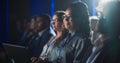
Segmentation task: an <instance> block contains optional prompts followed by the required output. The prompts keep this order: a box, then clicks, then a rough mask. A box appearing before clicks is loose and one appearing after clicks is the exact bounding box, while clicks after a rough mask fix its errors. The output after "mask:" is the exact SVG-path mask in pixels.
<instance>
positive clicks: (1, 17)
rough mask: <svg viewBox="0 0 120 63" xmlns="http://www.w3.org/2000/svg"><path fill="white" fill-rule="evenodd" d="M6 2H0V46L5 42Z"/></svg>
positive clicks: (0, 0) (2, 0) (3, 0)
mask: <svg viewBox="0 0 120 63" xmlns="http://www.w3.org/2000/svg"><path fill="white" fill-rule="evenodd" d="M5 3H6V1H5V0H0V46H1V43H2V42H5V40H6V19H5V17H6V11H5V10H6V4H5Z"/></svg>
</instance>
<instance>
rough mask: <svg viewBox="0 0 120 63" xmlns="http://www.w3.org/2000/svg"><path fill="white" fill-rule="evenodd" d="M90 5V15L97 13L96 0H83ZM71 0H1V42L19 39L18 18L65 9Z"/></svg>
mask: <svg viewBox="0 0 120 63" xmlns="http://www.w3.org/2000/svg"><path fill="white" fill-rule="evenodd" d="M82 1H83V2H85V3H86V4H87V5H88V7H89V12H90V16H93V15H96V12H95V6H96V4H94V3H96V2H97V1H96V0H82ZM70 2H71V0H0V44H1V43H3V42H7V43H14V42H16V41H17V38H16V37H17V33H16V25H15V22H16V20H18V19H21V18H25V17H28V16H34V15H38V14H41V13H48V14H50V15H51V16H52V15H53V13H54V11H56V10H65V9H66V7H67V6H68V5H69V4H70Z"/></svg>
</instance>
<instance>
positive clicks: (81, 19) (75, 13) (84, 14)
mask: <svg viewBox="0 0 120 63" xmlns="http://www.w3.org/2000/svg"><path fill="white" fill-rule="evenodd" d="M68 9H70V10H71V11H72V12H71V17H72V20H73V24H74V25H75V27H76V29H77V31H78V32H79V33H81V34H84V35H85V36H89V35H90V27H89V13H88V7H87V5H86V4H85V3H83V2H75V3H72V4H71V5H70V7H68Z"/></svg>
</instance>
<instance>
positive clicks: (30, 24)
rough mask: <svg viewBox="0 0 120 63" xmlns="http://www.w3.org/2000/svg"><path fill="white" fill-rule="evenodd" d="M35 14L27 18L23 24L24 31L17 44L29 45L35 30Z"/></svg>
mask: <svg viewBox="0 0 120 63" xmlns="http://www.w3.org/2000/svg"><path fill="white" fill-rule="evenodd" d="M35 24H36V16H34V17H31V18H30V19H28V20H27V22H26V24H24V31H23V34H22V36H21V38H20V40H19V44H18V45H22V46H25V47H27V46H28V45H29V42H30V40H31V39H32V38H33V37H34V35H35V34H36V33H37V32H36V25H35Z"/></svg>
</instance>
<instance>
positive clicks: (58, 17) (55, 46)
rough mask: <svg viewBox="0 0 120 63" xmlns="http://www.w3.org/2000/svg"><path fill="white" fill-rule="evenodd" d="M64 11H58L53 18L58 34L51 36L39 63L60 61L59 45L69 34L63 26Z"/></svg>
mask: <svg viewBox="0 0 120 63" xmlns="http://www.w3.org/2000/svg"><path fill="white" fill-rule="evenodd" d="M63 15H64V11H56V12H55V13H54V15H53V18H52V21H51V23H52V26H53V29H54V31H55V32H56V36H53V37H51V39H50V40H49V41H48V43H47V44H46V45H45V46H44V48H43V51H42V53H41V55H40V57H39V59H38V61H37V62H38V63H58V62H59V53H58V52H57V51H58V50H59V46H60V44H61V41H63V39H64V37H65V36H66V34H67V30H66V29H65V28H64V26H63V18H62V16H63Z"/></svg>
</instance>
